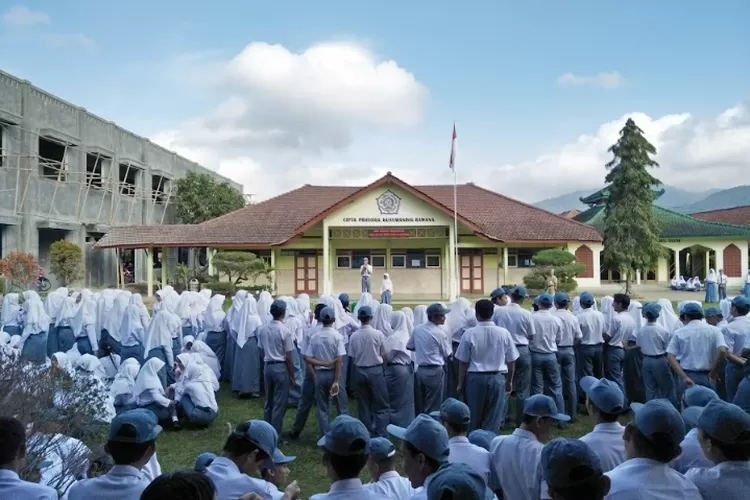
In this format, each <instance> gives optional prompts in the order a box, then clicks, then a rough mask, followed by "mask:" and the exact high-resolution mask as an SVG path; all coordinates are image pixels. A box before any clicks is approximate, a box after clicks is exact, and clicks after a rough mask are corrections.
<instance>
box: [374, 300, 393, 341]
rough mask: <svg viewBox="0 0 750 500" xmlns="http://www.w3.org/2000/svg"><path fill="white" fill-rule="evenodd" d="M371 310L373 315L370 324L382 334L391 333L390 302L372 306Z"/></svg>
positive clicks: (391, 309) (391, 308)
mask: <svg viewBox="0 0 750 500" xmlns="http://www.w3.org/2000/svg"><path fill="white" fill-rule="evenodd" d="M372 312H373V313H374V315H375V317H374V318H373V320H372V324H371V326H372V327H373V328H374V329H376V330H378V331H381V332H383V335H385V336H386V337H388V336H389V335H390V334H392V333H393V327H391V313H392V312H393V307H391V305H390V304H380V305H379V306H377V307H372Z"/></svg>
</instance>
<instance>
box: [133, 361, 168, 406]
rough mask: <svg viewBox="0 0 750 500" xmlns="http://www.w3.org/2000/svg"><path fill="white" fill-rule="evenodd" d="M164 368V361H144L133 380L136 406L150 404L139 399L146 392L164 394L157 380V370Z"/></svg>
mask: <svg viewBox="0 0 750 500" xmlns="http://www.w3.org/2000/svg"><path fill="white" fill-rule="evenodd" d="M163 367H164V361H162V360H160V359H159V358H151V359H149V360H148V361H146V362H145V363H144V364H143V366H142V367H141V371H140V372H138V377H137V378H136V379H135V385H134V386H133V394H134V395H135V400H136V403H137V404H139V405H140V404H146V402H150V398H149V399H148V400H144V399H142V398H141V395H142V394H143V393H144V392H146V391H151V390H157V391H159V392H160V393H163V392H164V388H163V387H162V385H161V380H160V379H159V370H161V369H162V368H163Z"/></svg>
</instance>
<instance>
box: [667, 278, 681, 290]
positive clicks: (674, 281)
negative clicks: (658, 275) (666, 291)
mask: <svg viewBox="0 0 750 500" xmlns="http://www.w3.org/2000/svg"><path fill="white" fill-rule="evenodd" d="M669 287H670V288H671V289H672V290H679V289H680V278H678V277H677V276H675V277H674V278H672V281H670V286H669Z"/></svg>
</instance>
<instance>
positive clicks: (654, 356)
mask: <svg viewBox="0 0 750 500" xmlns="http://www.w3.org/2000/svg"><path fill="white" fill-rule="evenodd" d="M666 355H667V353H666V352H665V353H664V354H644V356H646V357H647V358H663V357H666Z"/></svg>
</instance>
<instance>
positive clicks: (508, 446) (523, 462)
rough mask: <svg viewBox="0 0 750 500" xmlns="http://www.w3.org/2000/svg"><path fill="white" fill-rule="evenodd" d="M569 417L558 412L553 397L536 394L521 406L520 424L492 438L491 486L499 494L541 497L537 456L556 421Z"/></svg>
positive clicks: (516, 498)
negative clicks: (509, 432) (509, 431)
mask: <svg viewBox="0 0 750 500" xmlns="http://www.w3.org/2000/svg"><path fill="white" fill-rule="evenodd" d="M568 421H570V417H569V416H567V415H563V414H562V413H558V412H557V405H555V400H554V399H552V398H551V397H549V396H545V395H544V394H535V395H534V396H531V397H530V398H529V399H527V400H526V401H525V403H524V406H523V422H522V423H521V427H519V428H518V429H516V430H515V431H513V434H510V435H508V436H498V437H496V438H495V439H494V440H493V441H492V445H491V446H490V453H491V454H492V468H493V471H492V477H491V479H490V487H491V488H492V490H493V491H495V492H496V494H497V497H498V498H506V499H513V500H538V499H539V498H541V482H542V478H541V477H540V476H539V474H538V467H539V460H540V457H541V453H542V448H544V445H543V444H542V441H546V440H547V439H549V437H550V435H551V434H552V431H553V429H554V428H555V427H557V425H558V422H568Z"/></svg>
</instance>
